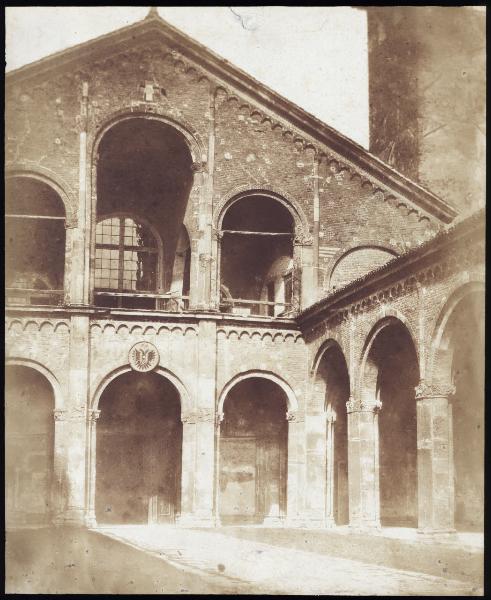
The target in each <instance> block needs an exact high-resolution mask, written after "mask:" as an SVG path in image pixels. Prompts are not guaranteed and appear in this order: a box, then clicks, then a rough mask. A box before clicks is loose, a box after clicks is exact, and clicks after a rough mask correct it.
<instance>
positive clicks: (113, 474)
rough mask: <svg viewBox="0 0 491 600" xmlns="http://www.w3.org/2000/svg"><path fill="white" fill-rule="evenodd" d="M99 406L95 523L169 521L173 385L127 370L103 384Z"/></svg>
mask: <svg viewBox="0 0 491 600" xmlns="http://www.w3.org/2000/svg"><path fill="white" fill-rule="evenodd" d="M99 406H100V409H101V416H100V419H99V421H98V423H97V459H96V518H97V522H98V523H112V524H116V523H117V524H121V523H164V522H173V521H174V519H175V517H176V516H177V515H178V514H179V510H180V490H181V449H182V423H181V420H180V399H179V394H178V392H177V390H176V388H175V387H174V385H173V384H172V383H170V382H169V381H168V380H167V379H165V378H164V377H162V376H160V375H158V374H156V373H134V372H131V373H125V374H123V375H121V376H119V377H118V378H117V379H115V380H114V381H112V382H111V383H110V384H109V385H108V386H107V388H106V389H105V390H104V392H103V394H102V396H101V399H100V403H99Z"/></svg>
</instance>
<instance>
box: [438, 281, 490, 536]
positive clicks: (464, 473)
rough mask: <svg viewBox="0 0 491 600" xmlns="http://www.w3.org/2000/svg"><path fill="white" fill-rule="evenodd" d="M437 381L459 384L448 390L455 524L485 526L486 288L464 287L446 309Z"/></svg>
mask: <svg viewBox="0 0 491 600" xmlns="http://www.w3.org/2000/svg"><path fill="white" fill-rule="evenodd" d="M442 317H443V318H442V319H441V323H440V327H439V328H438V330H437V331H438V334H439V336H440V339H439V340H438V343H437V344H438V345H437V352H436V356H435V364H434V366H433V381H434V382H435V383H436V384H439V385H441V386H446V387H447V388H448V384H450V385H453V386H454V394H453V395H450V396H449V417H450V422H451V425H452V427H451V435H452V446H453V487H454V510H455V527H456V529H457V530H459V531H482V530H483V527H484V511H483V508H484V294H483V289H482V287H481V286H480V285H469V286H467V287H465V288H464V289H461V290H459V291H458V292H457V293H456V294H454V296H453V297H452V298H451V299H450V300H449V302H448V303H447V306H446V309H445V310H444V311H443V315H442Z"/></svg>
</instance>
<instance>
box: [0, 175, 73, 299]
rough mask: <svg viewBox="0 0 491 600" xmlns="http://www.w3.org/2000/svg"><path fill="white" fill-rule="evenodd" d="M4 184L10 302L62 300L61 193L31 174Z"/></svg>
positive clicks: (63, 254)
mask: <svg viewBox="0 0 491 600" xmlns="http://www.w3.org/2000/svg"><path fill="white" fill-rule="evenodd" d="M5 187H6V189H5V192H6V193H5V196H6V201H5V209H6V210H5V212H6V214H5V217H6V218H5V240H6V242H5V255H6V256H5V271H6V273H5V275H6V277H5V280H6V288H7V289H6V291H7V295H6V296H7V302H8V303H9V304H31V305H53V304H61V303H62V302H63V296H64V290H63V285H64V270H65V209H64V206H63V201H62V200H61V198H60V197H59V195H58V194H57V192H56V191H55V190H54V189H53V188H51V187H50V186H49V185H48V184H46V183H44V182H41V181H38V180H37V179H33V178H30V177H13V178H11V179H8V180H7V182H6V186H5Z"/></svg>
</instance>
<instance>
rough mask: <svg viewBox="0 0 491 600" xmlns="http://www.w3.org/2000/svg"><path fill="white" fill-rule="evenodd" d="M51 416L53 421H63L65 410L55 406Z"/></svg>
mask: <svg viewBox="0 0 491 600" xmlns="http://www.w3.org/2000/svg"><path fill="white" fill-rule="evenodd" d="M53 417H54V419H55V421H64V420H65V418H66V410H62V409H61V408H55V410H54V411H53Z"/></svg>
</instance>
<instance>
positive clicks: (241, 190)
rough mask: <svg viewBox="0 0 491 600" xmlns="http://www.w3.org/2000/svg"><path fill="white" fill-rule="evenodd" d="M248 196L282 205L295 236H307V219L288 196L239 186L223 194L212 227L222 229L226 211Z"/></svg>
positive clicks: (266, 189) (275, 191)
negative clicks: (291, 220)
mask: <svg viewBox="0 0 491 600" xmlns="http://www.w3.org/2000/svg"><path fill="white" fill-rule="evenodd" d="M250 196H265V197H267V198H271V199H272V200H276V201H277V202H278V203H280V204H281V205H283V206H284V207H285V208H286V209H287V210H288V212H289V213H290V215H291V216H292V218H293V222H294V224H295V235H296V236H297V237H304V236H306V235H307V234H308V231H309V226H308V221H307V217H306V216H305V213H304V212H303V210H302V208H301V207H300V206H299V204H298V203H297V202H296V200H294V199H293V198H292V197H291V196H290V195H288V194H286V193H285V192H283V191H279V190H275V189H272V188H267V187H256V188H255V187H250V186H249V185H240V186H236V187H234V188H233V189H232V190H231V191H230V192H228V193H227V194H225V195H224V196H223V197H222V199H221V200H220V202H219V204H218V207H217V209H216V211H214V217H213V227H214V228H215V229H216V230H217V231H220V230H221V229H222V222H223V218H224V216H225V214H226V212H227V211H228V209H229V208H230V207H231V206H232V205H234V204H235V203H236V202H238V201H239V200H242V199H243V198H247V197H250Z"/></svg>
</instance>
